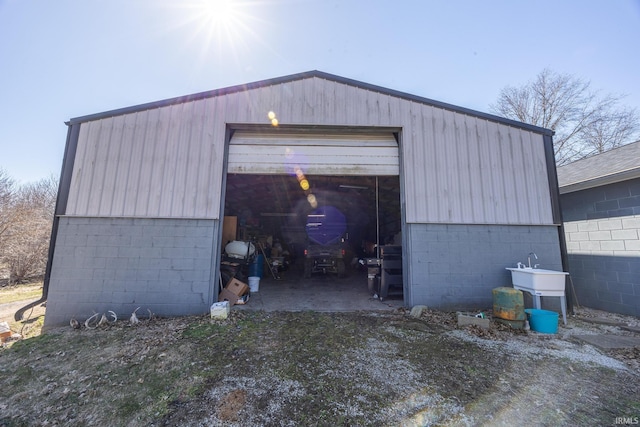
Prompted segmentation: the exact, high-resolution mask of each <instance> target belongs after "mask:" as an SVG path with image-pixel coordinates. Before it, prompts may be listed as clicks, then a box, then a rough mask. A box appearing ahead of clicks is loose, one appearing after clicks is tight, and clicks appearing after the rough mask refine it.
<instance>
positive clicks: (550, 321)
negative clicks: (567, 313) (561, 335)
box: [524, 308, 558, 334]
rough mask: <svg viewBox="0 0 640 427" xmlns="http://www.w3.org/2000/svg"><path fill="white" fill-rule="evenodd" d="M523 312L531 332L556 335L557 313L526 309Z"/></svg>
mask: <svg viewBox="0 0 640 427" xmlns="http://www.w3.org/2000/svg"><path fill="white" fill-rule="evenodd" d="M524 312H525V313H527V317H528V318H529V326H530V327H531V330H532V331H536V332H541V333H543V334H557V333H558V313H556V312H555V311H549V310H538V309H537V308H527V309H526V310H525V311H524Z"/></svg>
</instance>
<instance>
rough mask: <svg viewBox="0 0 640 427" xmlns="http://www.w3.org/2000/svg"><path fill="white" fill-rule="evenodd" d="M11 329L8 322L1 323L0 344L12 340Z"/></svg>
mask: <svg viewBox="0 0 640 427" xmlns="http://www.w3.org/2000/svg"><path fill="white" fill-rule="evenodd" d="M11 334H12V332H11V328H10V327H9V324H8V323H7V322H1V323H0V342H5V341H6V340H8V339H9V338H11Z"/></svg>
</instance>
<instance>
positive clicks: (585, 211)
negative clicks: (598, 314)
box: [560, 179, 640, 316]
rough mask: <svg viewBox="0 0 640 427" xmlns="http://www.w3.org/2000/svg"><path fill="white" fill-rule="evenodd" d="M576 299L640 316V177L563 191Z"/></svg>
mask: <svg viewBox="0 0 640 427" xmlns="http://www.w3.org/2000/svg"><path fill="white" fill-rule="evenodd" d="M560 203H561V208H562V213H563V218H564V221H565V222H564V230H565V236H566V241H567V253H568V257H569V272H570V273H571V278H572V281H573V284H574V287H575V291H576V296H577V299H578V303H579V304H581V305H584V306H587V307H591V308H596V309H600V310H606V311H610V312H614V313H621V314H629V315H633V316H640V179H635V180H630V181H626V182H620V183H615V184H609V185H605V186H601V187H597V188H591V189H587V190H582V191H577V192H573V193H567V194H563V195H561V198H560Z"/></svg>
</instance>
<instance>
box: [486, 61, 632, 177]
mask: <svg viewBox="0 0 640 427" xmlns="http://www.w3.org/2000/svg"><path fill="white" fill-rule="evenodd" d="M622 99H623V97H622V96H614V95H610V94H609V95H600V94H599V93H598V92H596V91H593V90H592V89H591V83H590V82H587V81H584V80H582V79H579V78H577V77H574V76H571V75H568V74H559V73H556V72H554V71H551V70H549V69H544V70H543V71H542V72H541V73H540V74H538V76H537V77H536V78H535V80H533V81H532V82H529V83H527V84H525V85H524V86H521V87H512V86H507V87H505V88H504V89H502V91H501V92H500V95H499V96H498V100H497V101H496V103H495V104H492V105H491V106H490V108H491V111H493V112H494V113H496V114H498V115H501V116H503V117H506V118H509V119H513V120H518V121H521V122H525V123H529V124H532V125H536V126H540V127H544V128H547V129H551V130H553V131H554V132H555V135H554V142H553V143H554V151H555V156H556V163H557V164H558V165H563V164H566V163H569V162H571V161H574V160H578V159H581V158H584V157H587V156H590V155H593V154H597V153H602V152H604V151H607V150H610V149H612V148H615V147H618V146H620V145H623V144H625V143H627V142H632V141H633V138H634V137H635V136H636V135H637V132H638V129H640V118H639V116H638V113H637V111H636V110H635V109H632V108H627V107H622V106H620V101H621V100H622Z"/></svg>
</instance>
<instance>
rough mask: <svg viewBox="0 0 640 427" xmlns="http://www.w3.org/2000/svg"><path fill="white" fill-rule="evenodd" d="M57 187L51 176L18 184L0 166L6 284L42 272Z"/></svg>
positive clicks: (0, 250) (0, 249)
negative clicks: (7, 277) (6, 271)
mask: <svg viewBox="0 0 640 427" xmlns="http://www.w3.org/2000/svg"><path fill="white" fill-rule="evenodd" d="M57 189H58V184H57V180H56V179H55V178H53V177H50V178H46V179H41V180H40V181H37V182H35V183H29V184H24V185H22V186H20V187H18V186H17V185H16V183H15V181H14V180H13V179H11V178H10V177H9V176H8V175H7V173H6V172H5V171H4V170H1V169H0V264H3V265H5V267H6V268H7V269H8V270H9V283H21V282H24V281H25V280H27V279H29V278H31V277H36V276H42V275H43V274H44V270H45V267H46V262H47V252H48V249H49V239H50V235H51V226H52V223H53V212H54V209H55V201H56V194H57Z"/></svg>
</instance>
